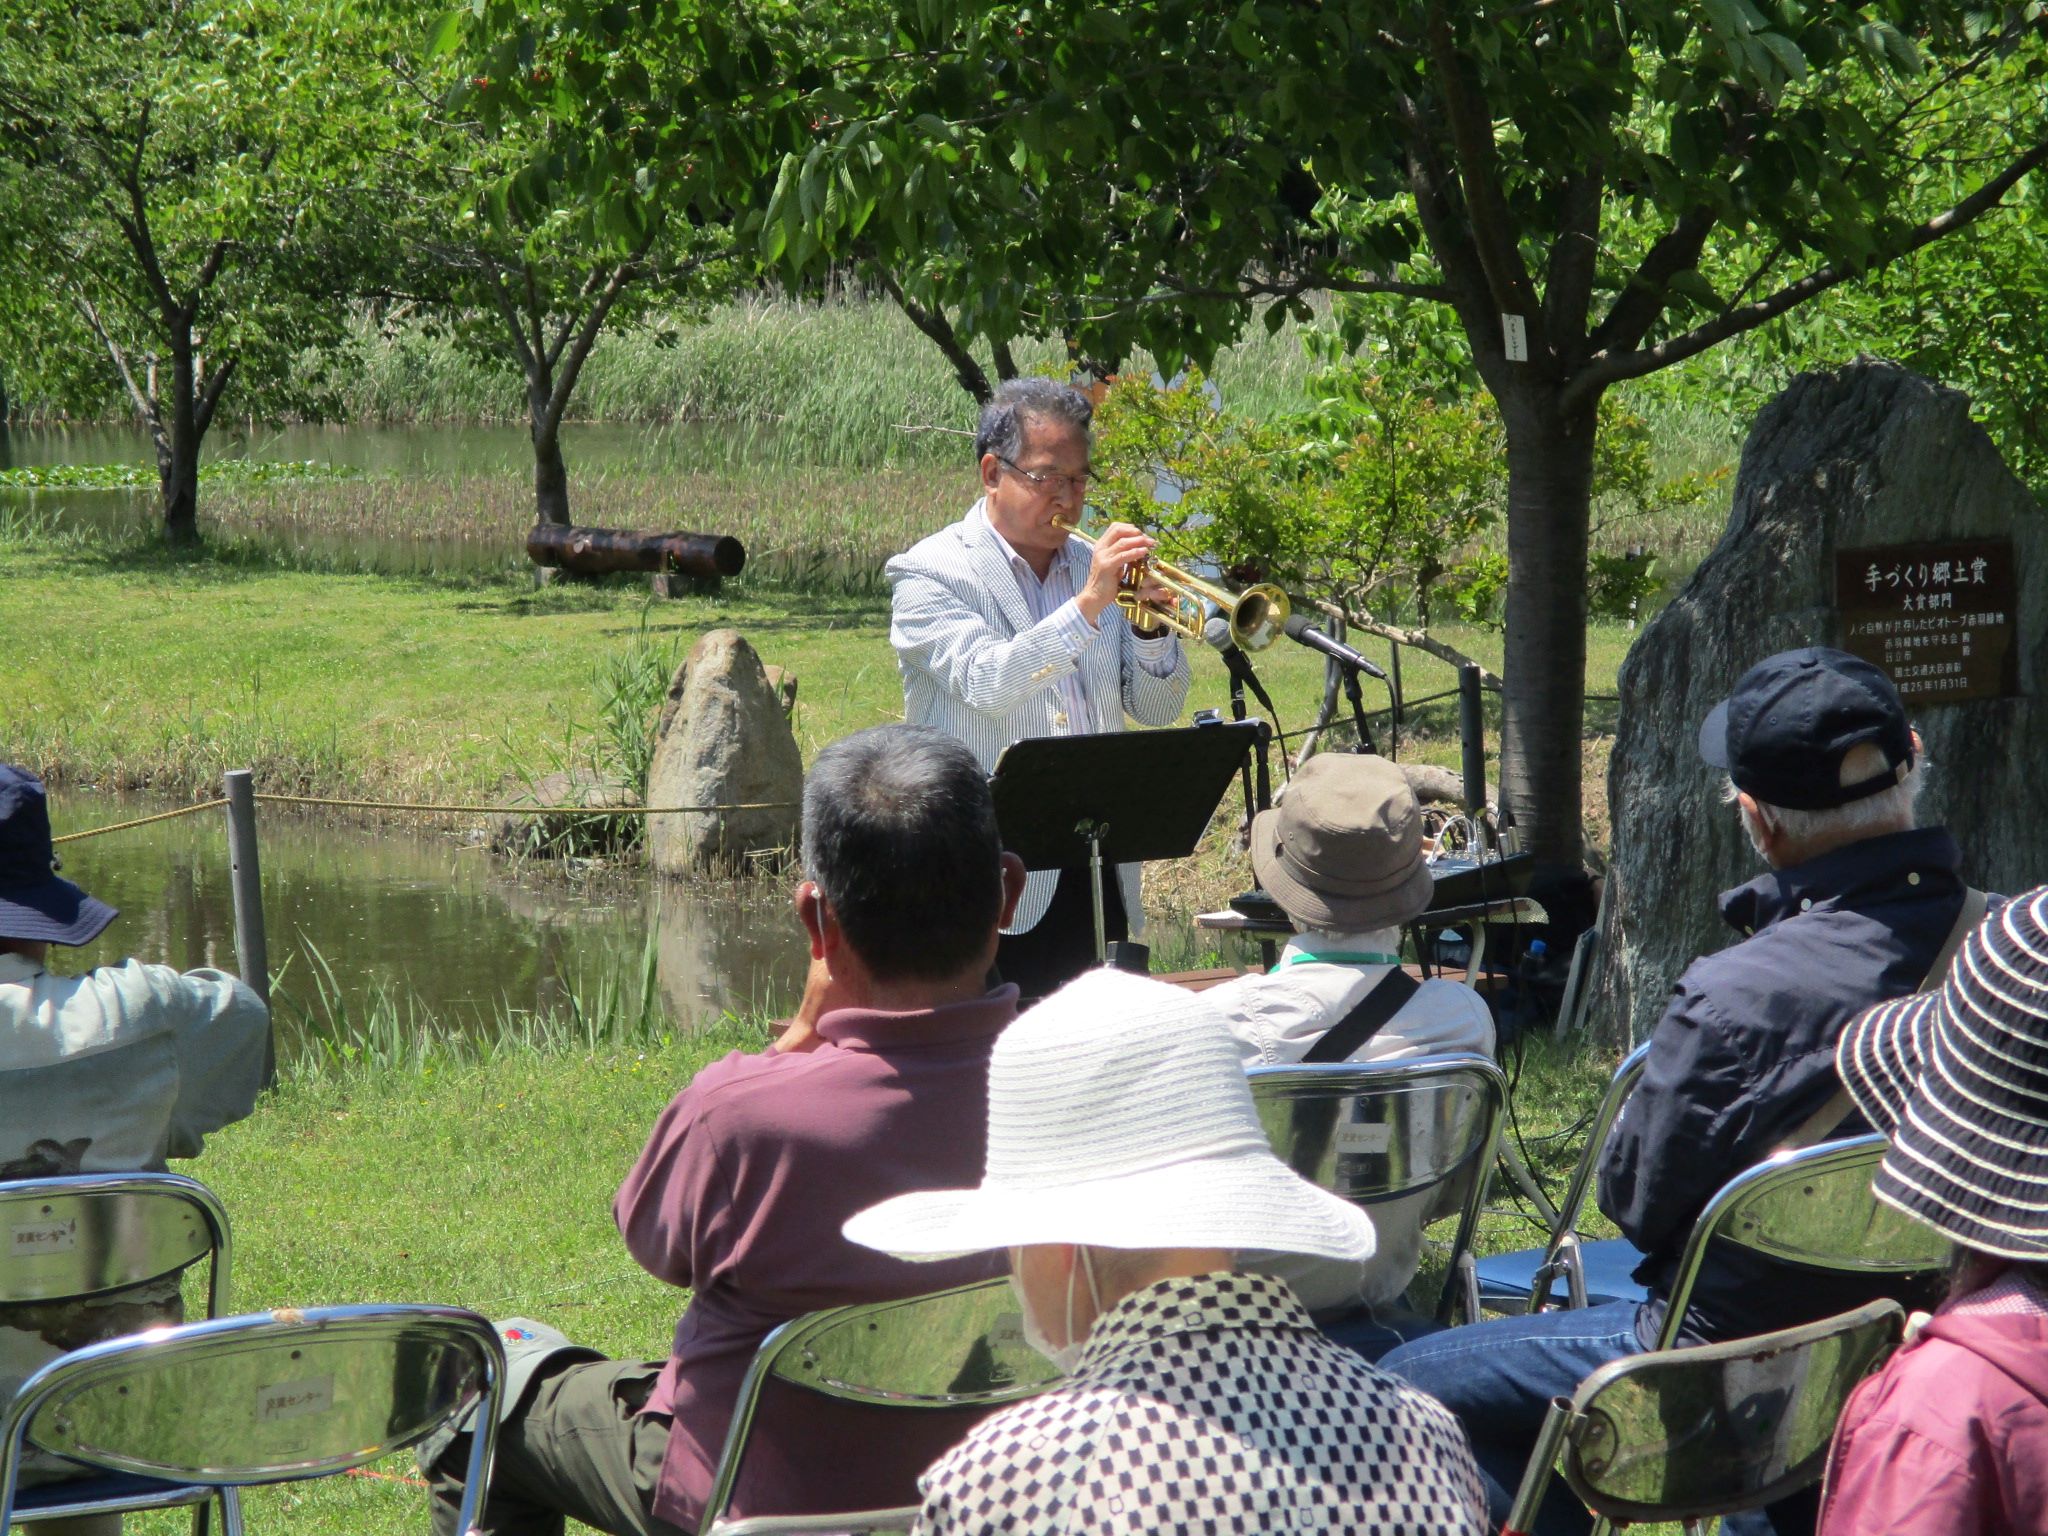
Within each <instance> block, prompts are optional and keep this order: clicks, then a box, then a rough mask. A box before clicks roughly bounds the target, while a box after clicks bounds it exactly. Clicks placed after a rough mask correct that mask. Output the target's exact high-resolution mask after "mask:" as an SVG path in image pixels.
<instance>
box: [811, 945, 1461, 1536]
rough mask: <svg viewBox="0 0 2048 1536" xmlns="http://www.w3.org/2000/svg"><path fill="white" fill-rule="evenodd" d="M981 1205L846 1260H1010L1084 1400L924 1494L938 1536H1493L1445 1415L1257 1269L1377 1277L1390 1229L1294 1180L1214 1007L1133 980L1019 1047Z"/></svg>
mask: <svg viewBox="0 0 2048 1536" xmlns="http://www.w3.org/2000/svg"><path fill="white" fill-rule="evenodd" d="M988 1115H989V1134H988V1170H987V1173H986V1176H985V1177H984V1178H983V1179H982V1182H981V1185H980V1187H979V1188H975V1189H956V1190H948V1191H939V1192H935V1193H926V1194H911V1195H899V1196H898V1197H896V1198H895V1199H893V1200H888V1201H885V1202H883V1203H882V1204H880V1205H878V1206H876V1207H874V1208H873V1209H872V1210H867V1211H863V1212H861V1213H860V1214H859V1215H858V1216H855V1217H854V1218H853V1219H852V1220H851V1221H849V1222H847V1224H846V1235H847V1236H848V1237H851V1238H853V1239H854V1240H855V1241H856V1242H861V1243H866V1244H868V1245H870V1246H872V1247H875V1248H879V1249H881V1250H883V1251H884V1252H887V1253H893V1254H899V1255H902V1256H904V1257H907V1258H920V1259H931V1258H936V1257H939V1256H941V1255H945V1254H956V1253H960V1252H962V1251H973V1250H977V1249H1002V1248H1007V1249H1008V1250H1009V1254H1010V1270H1011V1276H1012V1279H1013V1281H1014V1283H1015V1285H1016V1287H1017V1291H1018V1295H1019V1298H1020V1300H1021V1301H1022V1304H1023V1311H1024V1318H1023V1324H1024V1336H1025V1337H1026V1338H1027V1339H1029V1340H1030V1341H1031V1342H1032V1343H1033V1344H1034V1345H1035V1346H1036V1347H1037V1348H1038V1349H1039V1350H1041V1351H1042V1352H1043V1353H1044V1354H1046V1355H1047V1356H1048V1357H1049V1358H1050V1359H1052V1360H1053V1361H1054V1362H1055V1363H1056V1364H1057V1365H1059V1366H1060V1367H1061V1368H1062V1369H1063V1370H1064V1371H1066V1372H1067V1373H1068V1374H1069V1376H1070V1378H1071V1379H1069V1380H1068V1381H1065V1382H1062V1383H1060V1384H1058V1385H1056V1386H1054V1387H1053V1388H1052V1389H1051V1390H1049V1391H1047V1392H1045V1393H1042V1394H1040V1395H1039V1396H1037V1397H1033V1398H1030V1399H1027V1400H1026V1401H1024V1402H1021V1403H1017V1404H1015V1405H1013V1406H1012V1407H1010V1408H1008V1409H1006V1410H1005V1411H1003V1412H1002V1413H999V1414H997V1415H996V1416H994V1417H993V1418H990V1419H987V1420H985V1421H984V1422H983V1423H982V1424H980V1425H979V1426H978V1427H977V1428H976V1429H975V1430H974V1432H973V1433H972V1434H971V1435H969V1436H968V1438H967V1439H966V1440H965V1441H963V1442H962V1443H961V1444H960V1445H958V1446H956V1447H955V1448H954V1449H953V1450H951V1451H950V1452H948V1453H947V1454H946V1455H945V1457H944V1458H943V1459H942V1460H940V1461H939V1462H938V1463H937V1465H935V1466H934V1467H933V1468H932V1469H931V1471H930V1472H929V1473H928V1474H926V1477H925V1479H924V1484H923V1487H924V1507H923V1510H922V1513H921V1514H920V1515H919V1517H918V1522H917V1527H916V1529H917V1530H918V1531H919V1532H921V1533H924V1536H984V1533H986V1536H995V1533H998V1532H1034V1533H1035V1532H1047V1531H1074V1532H1081V1531H1087V1532H1129V1533H1132V1536H1137V1533H1141V1532H1142V1533H1152V1532H1178V1531H1187V1532H1196V1531H1200V1532H1210V1533H1220V1536H1266V1533H1269V1532H1276V1531H1288V1532H1304V1533H1312V1532H1331V1533H1336V1532H1346V1533H1349V1532H1366V1531H1370V1532H1375V1533H1382V1536H1480V1533H1481V1532H1483V1531H1484V1530H1485V1529H1486V1525H1485V1521H1484V1508H1483V1502H1482V1495H1481V1492H1480V1488H1479V1483H1478V1477H1477V1474H1476V1472H1475V1470H1474V1468H1473V1465H1472V1457H1471V1453H1470V1452H1469V1451H1468V1450H1467V1449H1466V1447H1465V1441H1464V1437H1463V1436H1462V1435H1461V1434H1460V1433H1459V1432H1458V1427H1457V1425H1456V1423H1455V1422H1454V1421H1453V1420H1452V1419H1451V1417H1450V1415H1449V1414H1447V1413H1445V1412H1444V1410H1443V1409H1442V1408H1441V1407H1440V1406H1439V1405H1437V1404H1436V1403H1433V1402H1431V1401H1430V1400H1429V1399H1428V1398H1426V1397H1424V1396H1423V1395H1422V1394H1421V1393H1419V1392H1416V1391H1414V1390H1412V1389H1410V1388H1408V1387H1406V1386H1403V1385H1402V1384H1400V1383H1399V1382H1396V1381H1395V1380H1393V1379H1392V1378H1391V1377H1388V1376H1386V1375H1383V1374H1382V1373H1381V1372H1380V1371H1378V1370H1377V1369H1375V1368H1374V1367H1373V1366H1370V1365H1368V1364H1366V1363H1365V1362H1364V1361H1363V1360H1361V1359H1359V1358H1358V1356H1356V1355H1354V1354H1353V1353H1351V1352H1350V1351H1349V1350H1347V1349H1343V1348H1341V1347H1339V1346H1337V1345H1335V1344H1332V1343H1331V1342H1330V1341H1329V1340H1327V1339H1325V1338H1324V1337H1323V1336H1322V1335H1321V1334H1320V1333H1318V1332H1317V1331H1316V1328H1315V1325H1314V1324H1313V1323H1312V1322H1311V1321H1310V1320H1309V1316H1308V1313H1307V1311H1306V1310H1304V1308H1303V1307H1302V1305H1301V1303H1300V1302H1299V1301H1298V1300H1297V1299H1296V1298H1295V1296H1294V1293H1293V1292H1292V1291H1290V1290H1289V1289H1288V1288H1287V1285H1286V1282H1284V1281H1280V1280H1274V1279H1270V1278H1268V1277H1266V1276H1263V1275H1241V1274H1238V1273H1236V1272H1235V1271H1234V1268H1233V1265H1232V1260H1231V1255H1232V1253H1233V1252H1234V1251H1236V1250H1238V1249H1244V1248H1255V1249H1269V1250H1276V1251H1282V1252H1290V1253H1304V1254H1314V1255H1317V1256H1319V1257H1321V1258H1326V1259H1333V1260H1345V1261H1350V1262H1354V1263H1355V1262H1357V1261H1358V1260H1361V1259H1364V1258H1367V1257H1370V1255H1371V1253H1372V1246H1373V1233H1372V1223H1371V1221H1370V1220H1369V1219H1368V1218H1367V1216H1366V1215H1365V1213H1364V1212H1363V1211H1361V1210H1359V1209H1358V1208H1357V1207H1356V1206H1353V1205H1350V1204H1348V1203H1347V1202H1345V1201H1343V1200H1340V1199H1338V1198H1337V1197H1336V1196H1335V1195H1332V1194H1329V1193H1327V1192H1326V1191H1324V1190H1321V1189H1318V1188H1317V1187H1316V1186H1315V1185H1313V1184H1311V1183H1309V1182H1308V1181H1307V1180H1306V1179H1303V1178H1301V1177H1299V1176H1298V1175H1296V1174H1295V1173H1294V1172H1293V1171H1292V1170H1290V1169H1289V1168H1288V1167H1287V1166H1286V1164H1284V1163H1282V1162H1281V1161H1280V1160H1279V1159H1278V1158H1277V1157H1275V1156H1274V1155H1273V1153H1272V1151H1271V1149H1270V1148H1269V1147H1268V1146H1267V1144H1266V1137H1265V1133H1264V1132H1263V1131H1262V1130H1261V1129H1260V1126H1259V1117H1258V1112H1257V1110H1256V1109H1254V1108H1253V1106H1252V1096H1251V1092H1250V1090H1249V1089H1248V1088H1247V1087H1246V1085H1245V1079H1244V1073H1243V1071H1242V1070H1241V1068H1240V1067H1239V1065H1238V1060H1237V1049H1236V1046H1235V1044H1234V1043H1233V1041H1232V1040H1231V1038H1230V1035H1229V1033H1228V1032H1227V1031H1226V1030H1225V1028H1224V1027H1223V1021H1222V1019H1221V1018H1220V1017H1219V1016H1218V1015H1217V1014H1216V1013H1215V1011H1214V1010H1213V1009H1211V1008H1210V1007H1209V1005H1208V1003H1207V1001H1206V999H1204V998H1200V997H1197V996H1195V995H1193V994H1191V993H1188V992H1185V991H1182V990H1181V989H1180V988H1177V987H1172V986H1168V985H1167V984H1166V983H1164V982H1158V981H1150V980H1147V979H1145V978H1143V977H1138V976H1132V975H1128V974H1126V973H1123V972H1119V971H1113V970H1101V971H1093V972H1090V973H1088V974H1086V975H1084V976H1082V977H1081V978H1080V979H1079V980H1077V981H1074V982H1071V983H1069V984H1068V985H1067V986H1066V987H1064V988H1062V989H1061V990H1060V991H1059V992H1057V993H1055V994H1054V995H1053V996H1052V997H1050V998H1049V999H1047V1000H1046V1001H1045V1002H1043V1003H1041V1004H1039V1005H1038V1006H1037V1007H1036V1008H1034V1009H1032V1010H1031V1011H1030V1012H1029V1013H1027V1014H1025V1015H1024V1016H1023V1017H1022V1018H1020V1019H1018V1021H1017V1022H1016V1023H1015V1024H1014V1025H1012V1026H1011V1027H1010V1028H1009V1029H1007V1030H1005V1031H1004V1032H1003V1037H1002V1039H1000V1040H999V1041H997V1042H996V1049H995V1056H994V1059H993V1060H992V1061H991V1062H990V1063H989V1091H988Z"/></svg>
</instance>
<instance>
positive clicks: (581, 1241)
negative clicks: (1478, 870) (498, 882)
mask: <svg viewBox="0 0 2048 1536" xmlns="http://www.w3.org/2000/svg"><path fill="white" fill-rule="evenodd" d="M765 1038H766V1036H765V1032H764V1030H763V1029H762V1027H761V1026H759V1025H751V1024H744V1023H739V1022H736V1021H735V1022H733V1023H730V1024H728V1025H726V1026H722V1027H721V1028H719V1029H716V1030H712V1031H709V1032H705V1033H701V1034H697V1035H692V1036H688V1037H685V1038H683V1039H680V1040H677V1039H670V1040H666V1041H664V1042H662V1043H660V1044H654V1045H650V1046H649V1047H648V1049H647V1050H646V1051H644V1052H635V1051H630V1050H614V1051H603V1052H597V1053H589V1052H579V1051H551V1050H542V1051H522V1052H509V1053H505V1054H503V1055H501V1056H500V1057H498V1058H497V1059H496V1060H494V1061H488V1062H475V1061H470V1062H461V1061H454V1060H450V1059H447V1058H442V1059H439V1060H434V1061H429V1062H428V1063H426V1064H425V1065H424V1066H417V1065H416V1066H414V1067H412V1068H409V1069H404V1068H401V1069H392V1068H381V1067H380V1068H372V1069H367V1070H338V1069H330V1070H327V1071H316V1072H313V1073H311V1074H309V1075H304V1076H299V1077H296V1078H292V1079H288V1080H286V1081H285V1082H283V1083H282V1084H281V1085H280V1086H279V1087H278V1088H276V1089H275V1090H273V1091H272V1092H270V1093H269V1094H267V1095H266V1096H265V1097H264V1099H263V1101H262V1103H261V1104H260V1105H259V1106H258V1108H257V1110H256V1113H255V1114H254V1115H252V1116H251V1117H250V1118H249V1119H247V1120H245V1121H243V1122H242V1123H240V1124H238V1125H234V1126H230V1127H229V1128H228V1129H226V1130H224V1131H222V1132H220V1133H219V1134H218V1135H216V1136H214V1137H213V1138H212V1139H211V1140H210V1141H209V1143H208V1145H207V1148H206V1151H205V1153H204V1155H203V1156H202V1157H201V1158H200V1159H198V1160H197V1161H196V1162H193V1163H190V1164H184V1165H180V1166H181V1170H182V1171H188V1172H191V1173H193V1174H194V1175H196V1176H197V1177H199V1178H201V1179H203V1180H205V1182H206V1183H207V1184H208V1185H210V1186H211V1187H212V1188H213V1189H214V1190H215V1191H217V1192H218V1193H219V1194H220V1196H221V1197H222V1199H223V1200H224V1201H225V1202H226V1205H227V1208H228V1211H229V1214H230V1217H231V1218H232V1220H233V1223H234V1235H235V1262H234V1274H233V1282H234V1295H233V1300H232V1302H231V1308H232V1310H234V1311H237V1312H241V1311H254V1310H260V1309H265V1308H270V1307H280V1306H317V1305H328V1304H337V1303H344V1302H363V1301H431V1302H442V1303H449V1304H453V1305H457V1306H464V1307H470V1308H473V1309H475V1310H477V1311H479V1312H482V1313H484V1314H485V1315H487V1316H490V1317H494V1318H503V1317H508V1316H526V1317H537V1318H540V1319H542V1320H544V1321H547V1322H550V1323H553V1324H555V1325H557V1326H559V1327H560V1328H562V1329H563V1330H564V1331H566V1332H567V1333H568V1334H569V1335H570V1336H571V1337H573V1338H575V1339H577V1340H578V1341H579V1342H587V1343H590V1344H593V1345H595V1346H596V1347H598V1348H600V1349H603V1350H605V1351H606V1352H607V1353H610V1354H613V1355H615V1356H620V1357H629V1356H640V1357H645V1358H659V1357H660V1356H662V1355H664V1354H666V1353H667V1351H668V1348H669V1341H670V1335H671V1330H672V1329H673V1327H674V1324H675V1320H676V1317H677V1315H678V1313H679V1311H680V1309H681V1307H682V1304H683V1302H684V1301H685V1299H686V1298H685V1296H684V1295H683V1293H681V1292H679V1291H676V1290H674V1289H673V1288H671V1287H669V1286H666V1285H664V1284H662V1283H660V1282H659V1281H656V1280H654V1279H653V1278H651V1277H650V1276H648V1275H647V1274H646V1273H645V1272H643V1271H642V1270H641V1269H640V1268H639V1267H638V1266H637V1265H636V1264H635V1263H634V1262H633V1260H632V1259H631V1258H630V1257H628V1256H627V1254H626V1251H625V1249H624V1247H623V1245H622V1244H621V1243H620V1241H619V1238H618V1235H617V1233H616V1232H615V1230H614V1229H613V1227H612V1222H611V1198H612V1194H613V1192H614V1191H615V1190H616V1189H617V1187H618V1184H619V1181H620V1180H621V1178H623V1177H624V1175H625V1172H626V1170H627V1168H628V1167H630V1166H631V1163H632V1161H633V1159H634V1158H635V1157H636V1156H637V1155H638V1153H639V1151H640V1148H641V1146H642V1144H643V1142H644V1141H645V1138H646V1135H647V1132H648V1130H649V1128H650V1127H651V1126H652V1124H653V1122H654V1119H655V1117H656V1115H657V1114H659V1112H660V1111H661V1109H662V1107H663V1106H664V1105H665V1104H666V1103H667V1102H668V1100H669V1099H670V1098H671V1097H672V1096H673V1095H674V1094H675V1092H676V1091H677V1090H678V1089H679V1088H680V1087H681V1086H682V1085H683V1084H684V1083H685V1082H687V1081H688V1080H689V1078H690V1077H691V1076H692V1075H693V1074H694V1073H695V1072H696V1071H697V1069H698V1068H699V1067H701V1066H702V1065H704V1064H705V1063H706V1062H708V1061H711V1060H713V1059H715V1058H716V1057H718V1056H720V1055H723V1054H724V1053H725V1052H726V1051H727V1050H730V1049H733V1048H735V1047H738V1048H744V1049H753V1048H756V1047H758V1045H760V1044H761V1043H763V1042H764V1040H765ZM1611 1066H1612V1063H1611V1062H1610V1061H1609V1060H1607V1059H1606V1058H1605V1057H1604V1056H1602V1055H1601V1054H1599V1053H1597V1052H1580V1051H1574V1052H1561V1051H1558V1050H1555V1049H1553V1048H1551V1047H1550V1046H1549V1045H1548V1043H1547V1042H1534V1043H1532V1046H1531V1050H1530V1053H1529V1058H1528V1063H1527V1067H1526V1070H1525V1072H1524V1074H1523V1077H1522V1083H1521V1087H1520V1089H1519V1091H1518V1093H1517V1106H1518V1113H1519V1119H1520V1122H1521V1127H1522V1131H1523V1134H1524V1136H1525V1137H1526V1138H1529V1139H1530V1150H1531V1152H1532V1154H1533V1160H1534V1161H1535V1162H1536V1164H1537V1165H1538V1167H1539V1168H1541V1169H1542V1170H1543V1171H1544V1173H1545V1174H1546V1176H1547V1177H1549V1178H1550V1181H1551V1184H1552V1187H1553V1189H1555V1188H1556V1187H1557V1186H1558V1185H1559V1184H1560V1183H1561V1182H1562V1178H1563V1175H1564V1173H1565V1172H1566V1171H1568V1170H1569V1167H1570V1164H1571V1160H1572V1158H1573V1156H1575V1154H1576V1151H1577V1147H1576V1143H1575V1141H1573V1140H1572V1139H1571V1138H1565V1139H1561V1140H1555V1141H1540V1140H1536V1139H1535V1138H1540V1137H1543V1136H1547V1135H1554V1134H1555V1133H1556V1132H1558V1131H1560V1130H1563V1129H1565V1128H1567V1127H1569V1126H1570V1125H1572V1124H1573V1123H1574V1122H1576V1121H1577V1120H1578V1119H1579V1118H1580V1117H1581V1116H1582V1115H1583V1114H1584V1113H1585V1112H1586V1111H1587V1110H1588V1109H1590V1108H1591V1106H1592V1103H1593V1101H1594V1100H1595V1099H1596V1098H1597V1096H1598V1094H1599V1091H1600V1088H1601V1086H1602V1085H1603V1084H1604V1082H1605V1080H1606V1076H1607V1073H1608V1071H1609V1070H1610V1069H1611ZM1497 1203H1504V1202H1497ZM1536 1240H1538V1233H1537V1231H1536V1229H1535V1228H1534V1227H1533V1226H1532V1225H1531V1224H1530V1222H1529V1221H1528V1220H1527V1219H1524V1218H1519V1217H1515V1216H1512V1215H1500V1216H1495V1217H1492V1218H1489V1220H1488V1221H1487V1223H1486V1225H1485V1227H1484V1229H1483V1231H1482V1234H1481V1247H1482V1251H1487V1252H1491V1251H1495V1250H1497V1249H1504V1248H1512V1247H1522V1246H1527V1245H1529V1244H1530V1243H1532V1242H1533V1241H1536ZM373 1470H374V1471H375V1472H376V1473H377V1474H378V1475H376V1476H374V1477H345V1478H332V1479H328V1480H325V1481H323V1482H317V1483H306V1484H299V1485H295V1486H287V1487H283V1488H279V1489H274V1490H269V1491H264V1492H259V1493H257V1494H255V1495H253V1496H252V1498H251V1500H250V1527H251V1529H252V1530H253V1531H256V1532H259V1533H260V1532H265V1531H275V1530H282V1529H286V1528H289V1529H291V1530H293V1531H303V1532H310V1533H314V1536H409V1533H419V1532H424V1531H425V1530H426V1529H427V1501H426V1494H425V1493H424V1491H423V1490H422V1489H420V1488H418V1487H416V1486H413V1485H411V1484H410V1483H408V1482H406V1481H403V1479H409V1478H412V1477H414V1476H415V1472H414V1468H413V1466H412V1463H411V1460H410V1458H409V1457H397V1458H392V1459H391V1460H389V1461H387V1462H385V1463H382V1464H380V1465H379V1466H378V1467H376V1468H375V1469H373ZM129 1528H130V1531H131V1532H132V1533H134V1536H176V1533H181V1532H183V1531H185V1530H187V1529H188V1528H189V1527H188V1525H187V1523H186V1520H185V1518H184V1517H182V1516H179V1515H175V1514H162V1515H150V1516H142V1517H134V1518H132V1519H131V1523H130V1527H129ZM577 1529H581V1528H580V1527H577Z"/></svg>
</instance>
